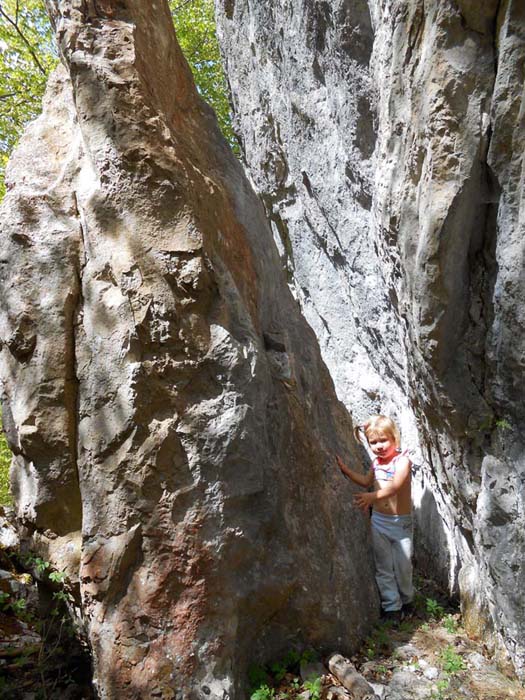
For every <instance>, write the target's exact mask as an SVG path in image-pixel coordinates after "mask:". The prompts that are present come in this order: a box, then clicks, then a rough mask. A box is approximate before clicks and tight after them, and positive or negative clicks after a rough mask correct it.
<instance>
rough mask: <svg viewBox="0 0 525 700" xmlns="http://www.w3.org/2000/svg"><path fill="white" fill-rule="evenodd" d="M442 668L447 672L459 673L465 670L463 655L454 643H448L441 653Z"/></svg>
mask: <svg viewBox="0 0 525 700" xmlns="http://www.w3.org/2000/svg"><path fill="white" fill-rule="evenodd" d="M439 660H440V663H441V668H442V669H443V671H445V673H458V671H464V670H465V668H466V666H465V662H464V661H463V659H462V657H461V656H460V655H459V654H458V653H457V652H456V651H455V649H454V647H453V646H452V645H450V644H449V645H448V646H447V647H445V649H443V651H442V652H441V654H440V655H439Z"/></svg>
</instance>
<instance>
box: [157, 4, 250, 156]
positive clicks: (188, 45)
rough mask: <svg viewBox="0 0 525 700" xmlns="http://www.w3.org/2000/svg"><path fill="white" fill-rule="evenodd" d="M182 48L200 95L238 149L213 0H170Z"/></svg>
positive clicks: (222, 129) (226, 135)
mask: <svg viewBox="0 0 525 700" xmlns="http://www.w3.org/2000/svg"><path fill="white" fill-rule="evenodd" d="M169 4H170V9H171V14H172V16H173V22H174V25H175V31H176V33H177V39H178V41H179V44H180V47H181V49H182V52H183V53H184V55H185V56H186V60H187V61H188V63H189V65H190V68H191V70H192V73H193V77H194V79H195V83H196V85H197V89H198V91H199V93H200V95H201V97H202V98H203V99H204V100H206V102H207V103H208V104H209V105H211V106H212V107H213V109H214V110H215V113H216V114H217V119H218V121H219V126H220V128H221V131H222V133H223V134H224V136H225V137H226V139H227V140H228V142H229V144H230V146H232V148H233V150H234V151H235V152H236V153H237V152H238V150H239V145H238V141H237V139H236V137H235V135H234V132H233V129H232V120H231V111H230V103H229V98H228V85H227V83H226V78H225V75H224V70H223V67H222V59H221V54H220V50H219V42H218V41H217V34H216V31H215V12H214V9H213V0H169Z"/></svg>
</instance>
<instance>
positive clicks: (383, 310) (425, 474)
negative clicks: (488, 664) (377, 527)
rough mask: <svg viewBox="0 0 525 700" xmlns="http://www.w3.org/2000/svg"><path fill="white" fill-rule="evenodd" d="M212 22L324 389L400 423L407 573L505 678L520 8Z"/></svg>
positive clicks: (517, 300) (520, 227) (518, 512)
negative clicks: (409, 512) (430, 581)
mask: <svg viewBox="0 0 525 700" xmlns="http://www.w3.org/2000/svg"><path fill="white" fill-rule="evenodd" d="M216 8H217V13H218V22H219V35H220V40H221V43H222V47H223V53H224V58H225V63H226V68H227V74H228V78H229V82H230V85H231V90H232V102H233V106H234V110H235V114H236V124H237V130H238V132H239V134H240V138H241V140H242V142H243V144H244V149H245V155H246V161H247V165H248V167H249V172H250V175H251V178H252V180H253V182H254V184H255V187H256V190H257V191H258V192H259V193H260V195H261V197H262V199H263V202H264V204H265V207H266V210H267V213H268V216H269V218H270V220H271V223H272V229H273V233H274V237H275V239H276V242H277V245H278V246H279V247H280V252H281V259H282V264H283V266H285V267H286V268H287V270H288V274H289V284H290V287H291V288H292V289H293V291H294V293H295V295H296V297H297V298H298V300H299V301H300V303H301V307H302V309H303V311H304V314H305V316H306V318H307V319H308V321H309V323H310V325H311V326H312V328H313V329H314V331H315V333H316V335H317V337H318V339H319V342H320V345H321V349H322V353H323V357H324V359H325V361H326V363H327V365H328V367H329V369H330V372H331V375H332V377H333V379H334V382H335V385H336V390H337V392H338V395H339V397H340V398H341V399H342V400H343V401H344V403H345V404H346V406H347V407H348V408H349V409H350V411H351V412H352V413H353V414H354V415H355V416H356V417H357V419H362V418H363V417H365V416H366V415H367V414H368V413H370V412H377V411H381V412H385V413H388V414H391V415H393V416H394V417H396V418H397V419H398V421H399V422H400V424H401V427H402V432H403V435H404V438H405V445H406V446H408V447H409V448H410V449H412V450H413V451H414V454H415V461H416V463H418V464H420V465H422V469H421V470H419V474H418V488H417V493H416V505H417V516H418V522H419V531H418V541H417V550H418V552H419V558H420V560H425V561H424V563H426V564H427V565H428V566H431V567H432V568H433V569H434V571H435V572H436V573H437V574H438V575H440V576H441V578H442V579H444V580H445V581H448V583H449V585H450V588H451V589H452V590H453V591H454V592H458V591H459V593H460V595H461V599H462V605H463V610H464V613H465V616H466V619H467V621H468V623H469V625H470V628H471V630H473V631H477V632H478V633H479V634H485V632H486V631H487V630H489V629H491V630H492V631H493V632H494V633H495V634H494V635H493V637H492V638H493V641H494V643H495V644H496V645H497V647H498V649H499V651H501V653H502V657H504V656H507V655H510V657H511V658H512V660H513V663H514V665H515V667H516V669H517V670H518V672H519V673H520V674H521V675H522V676H525V646H524V644H523V640H524V638H525V614H524V611H523V596H522V591H523V588H524V584H525V557H524V548H525V543H524V537H523V532H524V525H525V516H524V490H523V483H524V479H525V462H524V457H523V455H524V447H525V446H524V443H523V434H524V418H525V408H524V403H523V389H524V386H523V369H524V362H525V353H524V349H525V347H524V346H525V328H524V325H525V319H524V313H525V312H524V309H525V305H524V274H523V269H524V268H523V258H524V246H525V237H524V221H525V218H524V208H523V206H524V205H523V154H524V145H525V143H524V142H525V129H524V126H525V124H524V122H525V109H524V105H523V84H524V77H525V76H524V70H525V68H524V66H525V61H524V59H525V5H524V4H523V2H521V1H520V0H508V1H505V2H499V1H498V0H486V1H485V2H479V3H476V2H472V1H471V0H426V1H425V2H423V0H355V1H352V2H350V1H349V0H334V1H333V2H326V1H324V0H281V1H280V2H277V3H268V2H259V3H254V2H250V1H249V0H216ZM418 436H419V437H418ZM422 445H424V446H425V447H424V449H423V448H422V447H421V446H422ZM501 642H503V644H504V646H502V644H501ZM505 649H506V651H505Z"/></svg>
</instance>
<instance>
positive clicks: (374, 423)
mask: <svg viewBox="0 0 525 700" xmlns="http://www.w3.org/2000/svg"><path fill="white" fill-rule="evenodd" d="M362 433H364V434H365V437H366V439H367V440H368V441H369V442H370V439H371V438H373V437H376V436H377V437H381V436H382V435H387V436H388V437H389V438H391V439H392V440H393V441H394V443H395V446H396V447H400V445H401V435H400V433H399V428H398V427H397V425H396V424H395V423H394V421H393V420H392V419H391V418H389V417H388V416H370V418H368V419H367V420H366V421H365V422H364V423H363V425H358V426H356V427H355V428H354V435H355V439H356V440H357V441H358V442H360V443H363V440H362Z"/></svg>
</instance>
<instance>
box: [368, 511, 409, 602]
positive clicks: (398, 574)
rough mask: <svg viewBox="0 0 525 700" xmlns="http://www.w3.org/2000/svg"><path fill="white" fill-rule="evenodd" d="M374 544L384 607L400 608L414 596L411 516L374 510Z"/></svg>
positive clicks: (377, 580) (377, 576)
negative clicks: (384, 513) (387, 513)
mask: <svg viewBox="0 0 525 700" xmlns="http://www.w3.org/2000/svg"><path fill="white" fill-rule="evenodd" d="M372 544H373V547H374V562H375V569H376V582H377V586H378V588H379V594H380V596H381V605H382V607H383V610H384V611H385V612H389V611H392V610H401V606H402V605H405V604H406V603H410V602H411V601H412V599H413V597H414V586H413V584H412V516H411V515H383V513H376V511H372Z"/></svg>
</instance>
